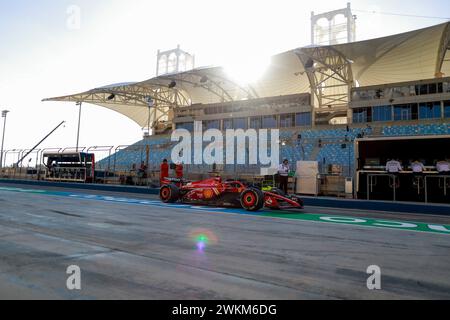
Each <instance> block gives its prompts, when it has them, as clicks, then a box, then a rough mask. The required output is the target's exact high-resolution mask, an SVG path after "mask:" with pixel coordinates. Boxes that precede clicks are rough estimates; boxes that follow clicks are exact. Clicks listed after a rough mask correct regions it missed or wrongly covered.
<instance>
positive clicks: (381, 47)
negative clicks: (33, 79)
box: [44, 22, 450, 127]
mask: <svg viewBox="0 0 450 320" xmlns="http://www.w3.org/2000/svg"><path fill="white" fill-rule="evenodd" d="M449 44H450V22H449V23H444V24H439V25H435V26H432V27H428V28H425V29H420V30H415V31H410V32H406V33H402V34H397V35H393V36H388V37H383V38H378V39H372V40H366V41H360V42H354V43H347V44H339V45H332V46H321V47H315V46H310V47H304V48H297V49H294V50H290V51H287V52H284V53H281V54H278V55H275V56H273V57H272V61H271V64H270V66H269V67H268V69H267V70H266V71H265V73H264V74H263V75H262V77H261V78H260V79H259V80H258V81H256V82H255V83H251V84H249V85H242V84H239V83H237V82H235V81H233V79H232V78H231V77H230V76H229V75H228V74H227V73H226V71H225V70H224V68H222V67H207V68H197V69H194V70H190V71H186V72H182V73H177V74H168V75H163V76H159V77H155V78H152V79H149V80H145V81H142V82H132V83H122V84H116V85H109V86H106V87H102V88H96V89H92V90H89V91H87V92H83V93H79V94H73V95H68V96H63V97H56V98H49V99H44V101H73V102H79V101H81V102H87V103H93V104H97V105H100V106H103V107H106V108H109V109H112V110H114V111H117V112H119V113H121V114H123V115H125V116H127V117H129V118H131V119H132V120H134V121H135V122H137V123H138V124H139V125H141V126H142V127H145V126H146V123H147V119H148V114H149V111H148V104H147V99H148V97H152V98H153V99H154V100H156V102H157V103H158V102H160V103H173V102H174V101H169V100H170V98H169V96H168V95H160V94H158V93H160V92H163V91H167V89H168V88H169V85H170V84H171V83H172V82H175V83H176V89H177V90H179V92H180V93H181V94H182V96H183V98H184V100H183V101H184V102H183V101H182V102H181V105H183V104H199V103H203V104H208V103H216V102H223V101H237V100H242V99H252V98H263V97H271V96H280V95H289V94H296V93H305V92H310V86H311V84H310V80H309V78H308V76H307V74H306V72H305V71H306V70H305V65H304V61H303V62H302V60H301V59H300V58H299V55H300V54H306V55H307V54H308V53H309V52H311V51H312V50H315V49H317V48H328V49H331V50H333V52H336V53H337V54H339V55H341V56H343V57H344V58H345V59H346V60H347V61H349V62H350V64H351V69H352V75H353V85H354V86H356V85H359V86H370V85H380V84H386V83H395V82H405V81H414V80H420V79H430V78H434V77H436V76H437V74H439V73H443V74H445V75H450V62H449V58H450V54H449V52H450V51H449V50H448V49H449ZM178 105H180V104H178Z"/></svg>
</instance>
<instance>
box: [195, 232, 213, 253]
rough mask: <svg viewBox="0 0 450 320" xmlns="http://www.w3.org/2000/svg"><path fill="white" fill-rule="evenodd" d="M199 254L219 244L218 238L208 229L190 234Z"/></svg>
mask: <svg viewBox="0 0 450 320" xmlns="http://www.w3.org/2000/svg"><path fill="white" fill-rule="evenodd" d="M189 238H190V239H192V241H193V242H194V243H195V246H196V248H197V250H198V251H199V252H203V251H205V249H206V248H207V247H208V246H211V245H215V244H217V242H218V241H217V236H216V235H215V234H214V233H213V232H212V231H211V230H207V229H195V230H193V231H192V232H190V234H189Z"/></svg>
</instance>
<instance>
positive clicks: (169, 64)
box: [156, 45, 195, 76]
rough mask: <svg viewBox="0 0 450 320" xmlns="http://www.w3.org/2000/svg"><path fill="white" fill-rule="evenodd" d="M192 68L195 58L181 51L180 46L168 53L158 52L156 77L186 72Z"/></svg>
mask: <svg viewBox="0 0 450 320" xmlns="http://www.w3.org/2000/svg"><path fill="white" fill-rule="evenodd" d="M194 68H195V56H194V55H192V54H190V53H188V52H186V51H183V50H181V48H180V45H178V46H177V48H176V49H172V50H168V51H160V50H158V59H157V64H156V76H161V75H165V74H170V73H178V72H183V71H188V70H192V69H194Z"/></svg>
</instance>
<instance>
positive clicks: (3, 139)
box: [0, 110, 9, 168]
mask: <svg viewBox="0 0 450 320" xmlns="http://www.w3.org/2000/svg"><path fill="white" fill-rule="evenodd" d="M8 113H9V111H8V110H3V111H2V118H4V119H5V120H4V122H3V136H2V150H1V154H0V168H3V144H4V142H5V130H6V116H7V115H8Z"/></svg>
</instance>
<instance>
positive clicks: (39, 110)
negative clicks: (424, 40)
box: [0, 0, 450, 150]
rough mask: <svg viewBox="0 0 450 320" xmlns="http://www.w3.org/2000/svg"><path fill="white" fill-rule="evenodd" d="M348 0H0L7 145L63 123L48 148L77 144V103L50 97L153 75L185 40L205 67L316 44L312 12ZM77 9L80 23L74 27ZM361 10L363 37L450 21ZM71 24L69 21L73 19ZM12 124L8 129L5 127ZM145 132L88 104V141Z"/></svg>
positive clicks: (431, 7)
mask: <svg viewBox="0 0 450 320" xmlns="http://www.w3.org/2000/svg"><path fill="white" fill-rule="evenodd" d="M346 3H347V1H342V0H332V1H308V2H306V1H300V0H270V1H269V0H254V1H253V0H191V1H187V0H171V1H161V0H160V1H154V0H96V1H90V0H71V1H68V0H59V1H54V0H39V1H35V0H34V1H32V0H15V1H10V0H0V110H3V109H8V110H10V111H11V113H10V114H9V115H8V120H7V121H8V122H7V131H6V132H7V134H6V140H5V149H6V150H7V149H14V148H31V147H32V146H33V145H34V144H35V143H36V142H37V141H39V140H40V139H41V138H42V137H43V136H45V135H46V134H47V133H48V132H49V131H50V130H51V129H53V127H55V126H56V125H57V124H58V123H59V122H60V121H62V120H66V121H67V124H66V127H65V128H62V129H60V130H59V131H57V132H56V133H55V134H54V135H53V136H52V137H51V138H50V139H48V140H47V141H46V142H45V144H44V145H43V146H44V147H56V146H58V147H73V146H75V144H76V131H77V120H78V110H77V107H76V106H75V104H74V103H57V102H45V103H44V102H41V99H43V98H47V97H54V96H59V95H65V94H71V93H77V92H81V91H86V90H88V89H92V88H95V87H100V86H103V85H107V84H111V83H117V82H126V81H140V80H145V79H149V78H151V77H153V76H154V75H155V69H156V52H157V50H158V49H164V50H166V49H171V48H174V47H176V46H177V44H180V45H181V47H182V49H184V50H186V51H188V52H191V53H194V54H195V55H196V58H197V61H196V62H197V63H196V64H197V67H199V66H204V65H224V64H225V65H230V64H233V63H234V62H236V60H238V57H246V56H247V57H249V58H250V57H251V56H252V55H258V56H260V57H266V56H270V55H273V54H276V53H279V52H283V51H286V50H289V49H293V48H296V47H300V46H304V45H308V44H310V15H311V11H315V12H316V13H321V12H325V11H330V10H334V9H339V8H343V7H345V6H346ZM71 5H76V6H78V7H79V8H80V10H81V11H80V13H81V24H80V28H78V29H76V28H75V29H74V28H71V27H70V26H71V24H70V22H71V20H70V17H71V16H70V13H68V10H69V8H70V7H71ZM352 8H353V9H354V10H365V11H382V12H394V13H402V14H412V15H426V16H449V15H450V2H449V1H448V0H428V1H423V0H421V1H416V0H409V1H406V0H398V1H392V0H365V1H364V0H354V1H352ZM354 14H356V15H357V16H358V20H357V40H363V39H368V38H374V37H380V36H386V35H390V34H395V33H399V32H405V31H409V30H414V29H419V28H422V27H427V26H430V25H434V24H438V23H441V22H445V20H438V19H423V18H408V17H399V16H386V15H378V14H368V13H363V12H359V11H354ZM68 22H69V23H68ZM0 127H1V128H3V125H2V124H1V125H0ZM141 137H142V131H141V128H140V127H139V126H138V125H137V124H135V123H134V122H132V121H131V120H129V119H127V118H126V117H124V116H121V115H119V114H117V113H114V112H113V111H110V110H107V109H103V108H101V107H97V106H92V105H87V104H85V105H84V107H83V120H82V128H81V137H80V141H81V142H80V145H82V146H95V145H115V146H117V145H126V144H132V143H135V142H137V141H138V140H140V139H141Z"/></svg>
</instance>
